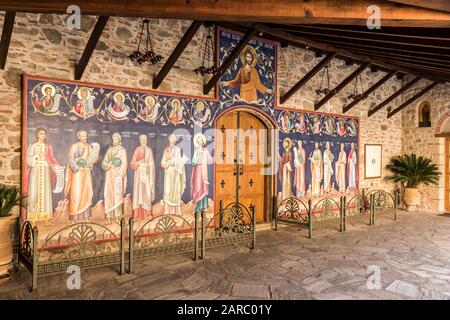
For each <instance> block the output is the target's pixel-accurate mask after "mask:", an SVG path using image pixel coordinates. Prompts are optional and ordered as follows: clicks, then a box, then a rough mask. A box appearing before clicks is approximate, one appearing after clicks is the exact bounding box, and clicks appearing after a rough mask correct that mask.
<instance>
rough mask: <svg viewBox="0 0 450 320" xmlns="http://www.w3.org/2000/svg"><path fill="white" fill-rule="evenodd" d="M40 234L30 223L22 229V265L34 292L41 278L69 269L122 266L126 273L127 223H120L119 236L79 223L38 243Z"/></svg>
mask: <svg viewBox="0 0 450 320" xmlns="http://www.w3.org/2000/svg"><path fill="white" fill-rule="evenodd" d="M38 236H39V231H38V228H37V227H36V226H35V227H33V226H32V225H31V223H30V222H29V221H25V222H24V224H23V226H22V227H21V232H20V245H19V262H21V263H22V264H23V266H24V267H25V268H26V269H27V270H28V271H30V272H31V275H32V286H31V289H32V290H34V289H36V288H37V279H38V277H40V276H45V275H51V274H57V273H62V272H65V271H66V270H67V269H68V267H69V266H71V265H77V266H79V267H80V268H82V269H85V268H93V267H99V266H106V265H120V274H123V273H124V271H125V220H124V219H122V221H121V222H120V231H119V236H116V234H115V233H114V232H113V231H112V230H111V229H109V228H107V227H105V226H103V225H101V224H98V223H93V222H80V223H75V224H72V225H69V226H66V227H64V228H62V229H59V230H57V231H56V232H54V233H52V234H50V235H49V236H47V237H46V238H45V240H44V241H43V244H42V245H40V244H39V237H38Z"/></svg>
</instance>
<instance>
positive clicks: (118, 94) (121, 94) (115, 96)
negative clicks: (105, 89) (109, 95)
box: [113, 91, 125, 102]
mask: <svg viewBox="0 0 450 320" xmlns="http://www.w3.org/2000/svg"><path fill="white" fill-rule="evenodd" d="M118 96H122V102H125V95H124V94H123V93H122V92H120V91H118V92H116V93H114V96H113V98H114V102H117V97H118Z"/></svg>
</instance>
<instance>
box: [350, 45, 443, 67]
mask: <svg viewBox="0 0 450 320" xmlns="http://www.w3.org/2000/svg"><path fill="white" fill-rule="evenodd" d="M352 51H353V52H357V53H360V54H366V55H367V56H369V57H375V58H384V59H385V60H389V61H395V63H397V62H408V63H413V64H418V65H421V66H429V67H441V68H442V69H448V70H449V71H450V61H439V62H435V61H425V60H421V59H420V58H412V57H398V56H390V55H388V54H384V53H383V52H380V53H375V52H360V51H358V50H352Z"/></svg>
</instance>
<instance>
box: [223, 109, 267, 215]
mask: <svg viewBox="0 0 450 320" xmlns="http://www.w3.org/2000/svg"><path fill="white" fill-rule="evenodd" d="M264 129H266V130H264ZM216 130H218V131H217V135H216V137H218V136H220V137H218V139H216V150H215V155H216V156H215V158H216V165H215V200H214V203H215V208H216V212H217V210H218V208H219V203H220V201H222V203H223V206H226V205H228V204H229V203H233V202H235V201H237V202H239V203H241V204H243V205H244V206H246V207H247V208H249V207H250V206H254V207H255V210H256V222H257V223H258V222H264V221H268V220H269V219H268V218H269V217H270V216H271V215H270V214H269V213H268V211H271V210H268V209H269V207H271V202H270V199H271V196H270V193H271V191H270V190H271V187H272V182H271V178H272V177H271V176H270V175H266V174H264V172H265V170H264V169H265V167H267V164H265V163H264V162H267V161H264V159H265V158H266V156H270V153H268V152H267V151H270V149H269V146H270V143H268V141H270V140H269V138H268V135H269V133H268V130H267V127H266V125H265V124H264V123H263V122H262V121H261V120H260V119H259V118H258V117H257V116H255V115H253V114H252V113H249V112H247V111H231V112H228V113H227V114H225V115H224V116H222V117H221V118H219V119H218V120H217V122H216ZM266 134H267V136H266V137H265V138H264V137H263V136H264V135H266Z"/></svg>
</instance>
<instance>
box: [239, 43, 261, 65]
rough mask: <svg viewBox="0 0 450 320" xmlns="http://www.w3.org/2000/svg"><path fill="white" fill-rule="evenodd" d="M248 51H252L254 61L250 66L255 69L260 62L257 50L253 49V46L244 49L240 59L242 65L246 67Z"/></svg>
mask: <svg viewBox="0 0 450 320" xmlns="http://www.w3.org/2000/svg"><path fill="white" fill-rule="evenodd" d="M247 51H250V52H251V55H252V56H253V61H252V64H251V65H250V66H251V67H254V66H255V65H256V62H257V60H258V54H257V53H256V50H255V48H253V47H252V46H250V45H248V44H247V45H246V46H245V47H244V49H243V50H242V51H241V53H240V54H239V57H240V59H241V63H242V65H243V66H245V56H244V54H245V53H246V52H247Z"/></svg>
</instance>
